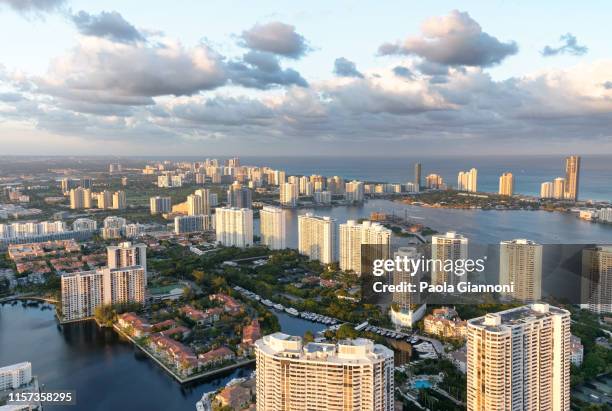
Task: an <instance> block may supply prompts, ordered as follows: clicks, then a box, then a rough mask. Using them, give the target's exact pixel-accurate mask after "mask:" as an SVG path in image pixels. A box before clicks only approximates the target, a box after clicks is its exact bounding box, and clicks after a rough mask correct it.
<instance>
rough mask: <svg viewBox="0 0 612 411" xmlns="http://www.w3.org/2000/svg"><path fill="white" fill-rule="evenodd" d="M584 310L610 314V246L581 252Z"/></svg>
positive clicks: (611, 271)
mask: <svg viewBox="0 0 612 411" xmlns="http://www.w3.org/2000/svg"><path fill="white" fill-rule="evenodd" d="M581 291H582V298H581V303H582V304H583V307H584V308H587V309H588V310H589V311H592V312H594V313H597V314H608V313H612V246H606V247H602V246H599V247H591V248H586V249H584V250H582V285H581Z"/></svg>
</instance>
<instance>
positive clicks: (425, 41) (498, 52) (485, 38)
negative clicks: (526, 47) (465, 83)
mask: <svg viewBox="0 0 612 411" xmlns="http://www.w3.org/2000/svg"><path fill="white" fill-rule="evenodd" d="M421 31H422V36H420V37H409V38H407V39H406V40H405V41H403V42H396V43H384V44H382V45H381V46H380V47H379V49H378V53H379V54H381V55H415V56H419V57H422V58H423V59H425V60H427V61H429V62H434V63H438V64H443V65H448V66H479V67H489V66H493V65H496V64H499V63H501V62H502V60H504V59H505V58H506V57H508V56H511V55H513V54H516V53H517V52H518V46H517V45H516V43H515V42H513V41H511V42H506V43H504V42H502V41H500V40H498V39H497V38H496V37H494V36H492V35H490V34H488V33H485V32H484V31H482V28H481V27H480V25H479V24H478V23H477V22H476V21H475V20H474V19H472V18H471V17H470V15H469V14H468V13H466V12H459V11H457V10H453V11H452V12H451V13H450V14H449V15H447V16H443V17H434V18H431V19H428V20H426V21H425V22H424V23H423V25H422V27H421Z"/></svg>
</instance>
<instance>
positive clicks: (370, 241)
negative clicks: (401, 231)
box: [340, 220, 391, 275]
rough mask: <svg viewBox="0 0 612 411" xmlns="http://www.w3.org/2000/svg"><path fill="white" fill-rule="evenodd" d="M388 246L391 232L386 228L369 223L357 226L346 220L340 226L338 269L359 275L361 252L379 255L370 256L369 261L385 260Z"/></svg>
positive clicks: (352, 221) (365, 222)
mask: <svg viewBox="0 0 612 411" xmlns="http://www.w3.org/2000/svg"><path fill="white" fill-rule="evenodd" d="M390 244H391V230H389V229H388V228H385V227H384V226H382V225H381V224H378V223H372V222H370V221H364V222H363V223H361V224H357V221H355V220H348V221H347V222H346V223H345V224H340V269H342V270H344V271H354V272H355V274H358V275H360V274H362V272H361V271H362V270H361V263H362V252H370V253H373V254H380V255H372V256H371V259H374V258H380V259H387V258H389V253H390V248H389V247H390ZM362 246H363V248H362ZM368 261H370V259H368Z"/></svg>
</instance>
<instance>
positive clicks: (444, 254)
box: [431, 231, 468, 285]
mask: <svg viewBox="0 0 612 411" xmlns="http://www.w3.org/2000/svg"><path fill="white" fill-rule="evenodd" d="M467 256H468V239H467V237H464V236H462V235H461V234H457V233H456V232H454V231H449V232H447V233H446V234H436V235H433V236H432V237H431V258H432V260H433V261H434V262H436V261H440V262H444V261H447V260H452V261H457V260H465V259H466V258H467ZM459 274H460V273H456V272H453V271H446V270H444V265H443V264H438V263H436V264H433V267H432V269H431V282H432V283H433V284H444V283H447V284H452V285H457V283H458V282H460V281H462V278H465V275H459Z"/></svg>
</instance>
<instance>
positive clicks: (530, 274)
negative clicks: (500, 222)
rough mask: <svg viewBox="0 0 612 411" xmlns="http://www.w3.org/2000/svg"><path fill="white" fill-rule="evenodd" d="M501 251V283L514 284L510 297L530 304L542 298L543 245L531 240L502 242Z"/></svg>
mask: <svg viewBox="0 0 612 411" xmlns="http://www.w3.org/2000/svg"><path fill="white" fill-rule="evenodd" d="M499 248H500V251H499V282H500V284H502V285H506V284H510V283H514V293H511V294H507V296H508V297H511V298H514V299H517V300H521V301H528V302H535V301H539V300H540V299H541V298H542V245H541V244H537V243H535V242H533V241H530V240H525V239H519V240H510V241H502V242H501V243H500V246H499Z"/></svg>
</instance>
